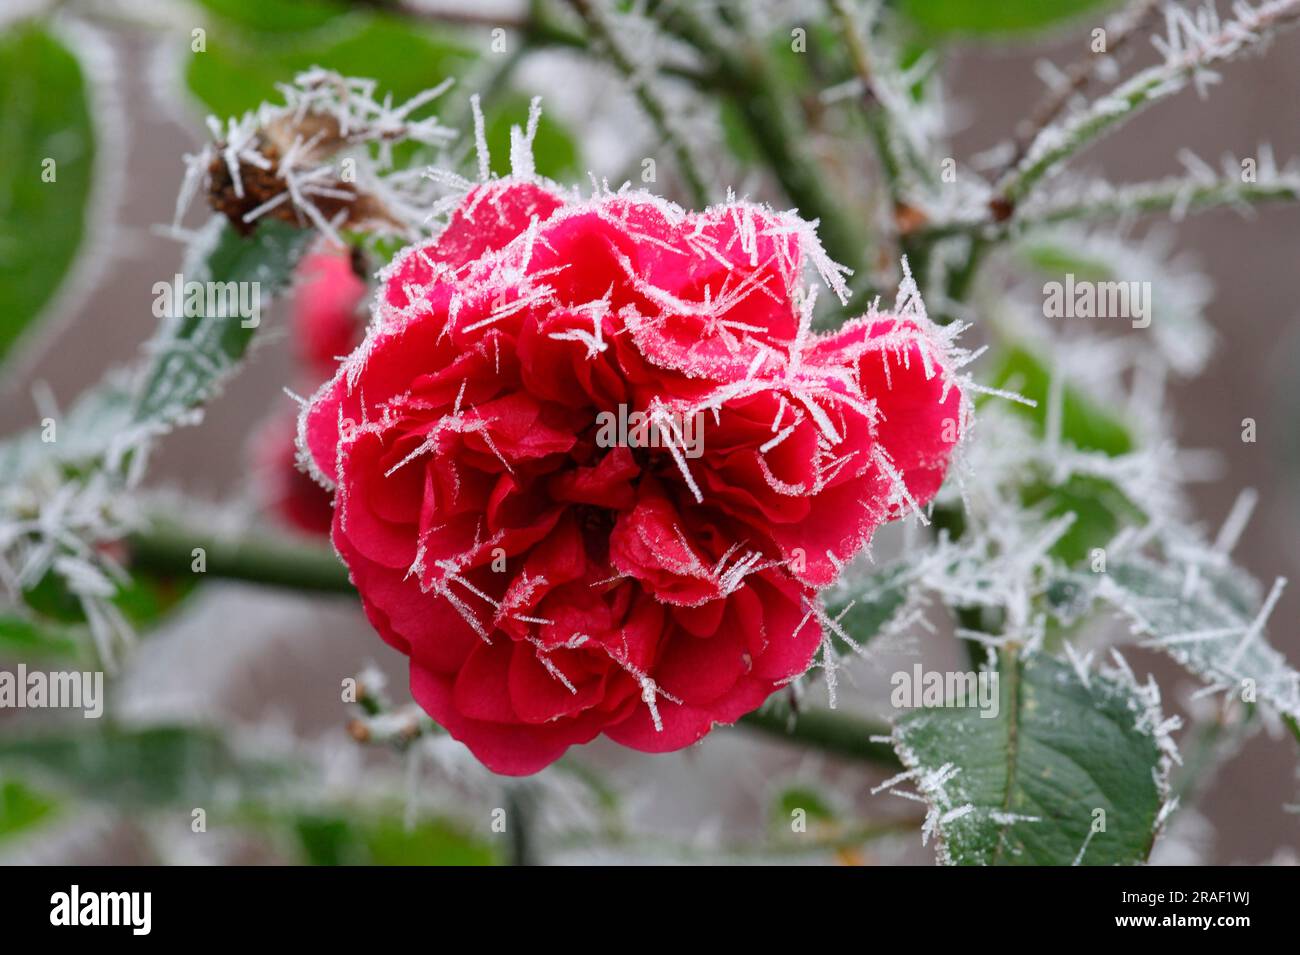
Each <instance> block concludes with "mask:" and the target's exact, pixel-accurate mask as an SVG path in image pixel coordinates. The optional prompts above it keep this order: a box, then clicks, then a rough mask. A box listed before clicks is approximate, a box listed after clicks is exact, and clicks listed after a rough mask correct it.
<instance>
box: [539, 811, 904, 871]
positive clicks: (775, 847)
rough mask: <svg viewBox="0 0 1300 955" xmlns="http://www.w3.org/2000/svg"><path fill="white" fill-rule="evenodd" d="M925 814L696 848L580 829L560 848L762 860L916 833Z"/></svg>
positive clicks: (848, 847) (849, 847) (846, 848)
mask: <svg viewBox="0 0 1300 955" xmlns="http://www.w3.org/2000/svg"><path fill="white" fill-rule="evenodd" d="M924 822H925V820H924V818H923V817H920V816H916V817H908V818H903V819H891V820H887V821H883V822H875V823H860V824H856V825H845V826H836V827H834V828H833V829H829V831H828V832H827V834H826V835H820V834H818V835H814V834H813V833H811V832H810V833H808V834H807V835H805V836H801V837H798V838H791V837H786V838H783V839H781V840H779V841H776V842H773V843H767V844H759V845H754V844H752V843H750V842H745V843H741V844H736V845H723V846H709V847H697V846H691V845H680V844H673V843H671V842H665V841H664V840H663V839H662V838H660V837H658V836H655V837H653V838H651V837H647V836H638V835H637V834H635V833H626V832H611V833H603V832H595V833H592V832H577V833H573V834H571V835H569V836H561V837H560V838H559V839H558V840H557V842H558V844H559V845H560V847H561V848H565V849H575V848H577V849H580V848H583V847H585V846H597V847H600V848H624V849H630V850H633V851H640V852H645V853H648V854H653V855H659V856H666V857H668V858H672V859H677V860H689V859H693V858H697V857H698V858H700V859H707V860H712V861H716V860H717V859H718V858H719V857H722V858H734V859H763V858H770V857H775V856H805V855H813V854H817V853H824V852H851V851H852V850H854V849H858V848H860V847H861V846H863V845H864V844H866V843H868V842H874V841H876V840H879V839H887V838H889V837H891V836H898V835H905V834H907V833H913V832H916V831H917V830H918V829H920V828H921V826H922V825H923V824H924Z"/></svg>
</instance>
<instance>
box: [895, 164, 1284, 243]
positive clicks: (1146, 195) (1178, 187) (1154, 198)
mask: <svg viewBox="0 0 1300 955" xmlns="http://www.w3.org/2000/svg"><path fill="white" fill-rule="evenodd" d="M1297 200H1300V179H1295V178H1279V179H1276V180H1269V181H1264V182H1242V181H1240V180H1238V179H1232V178H1224V179H1221V180H1217V181H1213V182H1209V181H1207V182H1198V181H1196V180H1191V179H1180V178H1169V179H1164V180H1159V181H1156V182H1147V183H1136V184H1134V185H1131V186H1124V187H1121V188H1118V189H1115V190H1113V191H1112V192H1110V193H1109V194H1107V195H1104V196H1100V197H1098V198H1084V199H1078V200H1067V201H1064V202H1049V203H1043V204H1041V205H1040V204H1035V205H1034V206H1033V207H1029V208H1027V209H1025V211H1024V212H1023V213H1017V214H1016V215H1014V216H1013V217H1012V218H1010V219H1008V220H1007V221H1006V222H1002V223H998V224H996V225H992V224H990V223H989V222H988V221H987V220H985V219H969V220H959V221H952V222H935V223H931V224H929V225H926V226H923V227H922V228H921V229H919V230H917V232H916V233H915V238H916V239H917V240H937V239H945V238H949V237H952V236H958V235H980V236H982V237H983V238H984V239H986V240H988V241H990V242H997V241H1001V240H1003V239H1006V238H1008V237H1010V236H1012V235H1015V234H1016V233H1018V232H1022V231H1026V230H1029V229H1033V228H1037V227H1040V226H1047V225H1056V224H1059V223H1062V222H1079V221H1089V222H1092V221H1098V220H1102V219H1120V218H1124V217H1125V216H1136V215H1149V214H1153V213H1168V212H1173V213H1182V212H1201V211H1204V210H1207V209H1214V208H1219V207H1222V206H1245V205H1264V204H1267V203H1272V202H1294V201H1297Z"/></svg>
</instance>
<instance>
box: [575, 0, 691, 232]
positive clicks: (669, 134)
mask: <svg viewBox="0 0 1300 955" xmlns="http://www.w3.org/2000/svg"><path fill="white" fill-rule="evenodd" d="M568 3H569V6H571V7H573V9H574V10H575V11H576V12H577V13H578V15H579V16H580V17H582V19H583V22H584V23H586V24H587V28H588V29H589V30H590V31H591V33H592V36H593V37H595V38H596V39H597V40H598V41H599V42H600V44H601V45H602V46H603V47H604V48H605V51H606V54H607V56H608V58H609V61H610V62H611V63H613V64H614V66H615V67H616V68H617V69H618V71H619V72H620V73H622V74H623V77H624V79H626V80H627V81H628V83H629V84H631V86H632V91H633V93H635V94H636V98H637V101H638V102H639V103H640V104H641V108H642V109H643V110H645V112H646V115H647V116H649V117H650V120H651V122H653V123H654V124H655V128H656V129H658V130H659V134H660V135H661V136H663V137H664V139H665V140H666V141H667V143H668V145H669V147H670V148H671V149H672V151H673V155H674V156H675V157H676V159H677V167H678V169H679V170H680V172H681V174H682V178H683V179H684V180H685V182H686V187H687V189H688V191H689V192H690V193H691V199H692V201H693V202H694V204H695V205H696V207H698V208H703V207H704V206H706V205H708V204H709V187H708V184H707V181H706V180H705V177H704V175H703V173H702V172H701V171H700V163H699V161H698V159H697V158H696V156H695V154H694V152H693V151H692V149H691V145H690V141H689V140H688V139H687V138H686V136H684V135H683V134H682V132H681V130H679V129H678V128H677V124H676V123H675V122H674V121H673V118H672V114H671V112H670V110H669V108H668V106H667V105H666V104H665V103H664V102H663V101H662V100H661V99H660V98H659V96H658V94H657V93H656V92H655V90H654V88H653V87H652V86H651V85H650V82H649V80H648V78H647V77H646V75H645V71H644V69H643V68H642V67H641V66H639V65H638V64H637V63H636V62H635V61H634V60H633V59H632V55H631V53H630V52H629V51H628V50H627V48H626V47H624V45H623V43H622V41H621V40H620V39H619V38H618V35H617V31H616V30H615V28H614V27H613V25H612V24H611V23H610V22H609V20H608V19H606V16H605V13H604V11H603V10H601V9H600V5H599V3H592V2H591V0H568Z"/></svg>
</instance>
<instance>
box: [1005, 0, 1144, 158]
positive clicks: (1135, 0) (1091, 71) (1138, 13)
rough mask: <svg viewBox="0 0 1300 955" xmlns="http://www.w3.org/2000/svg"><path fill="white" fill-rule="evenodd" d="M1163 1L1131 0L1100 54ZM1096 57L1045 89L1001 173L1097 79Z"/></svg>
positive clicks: (1111, 50)
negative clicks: (1049, 88)
mask: <svg viewBox="0 0 1300 955" xmlns="http://www.w3.org/2000/svg"><path fill="white" fill-rule="evenodd" d="M1163 3H1164V0H1132V2H1131V3H1130V4H1129V5H1128V6H1127V7H1125V8H1124V10H1123V11H1121V12H1120V13H1119V14H1118V15H1117V16H1116V17H1115V18H1114V19H1113V20H1112V21H1111V22H1110V23H1108V24H1107V29H1108V30H1109V31H1110V35H1109V36H1108V45H1107V49H1106V52H1105V54H1104V55H1105V56H1107V57H1114V56H1115V55H1116V54H1117V53H1119V52H1120V51H1121V50H1122V49H1123V48H1124V47H1125V46H1127V45H1128V43H1129V41H1130V40H1132V39H1133V37H1135V36H1136V35H1137V34H1138V33H1139V32H1140V31H1141V30H1143V29H1145V28H1146V27H1147V26H1149V25H1150V23H1151V21H1152V20H1153V19H1155V17H1156V15H1157V14H1158V13H1159V12H1160V10H1161V9H1162V7H1163ZM1100 57H1101V55H1099V54H1093V55H1092V56H1091V57H1089V58H1088V59H1085V60H1080V61H1078V62H1076V63H1074V64H1072V65H1071V66H1069V67H1068V68H1067V69H1066V70H1065V78H1064V82H1062V83H1061V85H1060V86H1057V87H1054V88H1053V89H1051V90H1049V91H1048V93H1047V95H1046V96H1045V97H1044V98H1043V99H1042V101H1041V102H1039V104H1038V105H1037V106H1036V107H1035V108H1034V110H1033V111H1032V112H1031V113H1030V115H1029V118H1028V119H1026V120H1025V121H1023V122H1022V123H1021V124H1020V125H1021V131H1020V132H1019V134H1018V135H1017V136H1016V140H1015V144H1014V146H1013V151H1012V154H1011V158H1010V160H1008V162H1007V164H1006V166H1005V168H1004V170H1003V175H1005V174H1006V173H1008V172H1010V171H1011V170H1012V169H1014V168H1015V167H1016V166H1018V165H1019V164H1020V161H1021V160H1022V159H1024V158H1025V153H1026V152H1028V150H1029V147H1030V145H1031V144H1032V143H1033V142H1034V140H1035V139H1037V138H1038V135H1039V134H1040V133H1042V131H1043V130H1044V129H1046V128H1047V126H1048V125H1050V124H1051V123H1054V122H1056V120H1057V118H1058V117H1059V116H1060V115H1061V113H1062V112H1064V110H1065V107H1066V106H1068V105H1069V104H1070V100H1072V99H1074V97H1076V96H1079V95H1080V94H1082V93H1083V91H1084V90H1085V89H1087V88H1088V86H1089V85H1090V84H1091V83H1092V81H1093V80H1095V79H1096V78H1097V75H1098V73H1099V72H1100V70H1101V64H1102V63H1103V62H1107V61H1106V60H1103V59H1101V58H1100ZM1112 62H1113V61H1112ZM999 178H1000V177H999Z"/></svg>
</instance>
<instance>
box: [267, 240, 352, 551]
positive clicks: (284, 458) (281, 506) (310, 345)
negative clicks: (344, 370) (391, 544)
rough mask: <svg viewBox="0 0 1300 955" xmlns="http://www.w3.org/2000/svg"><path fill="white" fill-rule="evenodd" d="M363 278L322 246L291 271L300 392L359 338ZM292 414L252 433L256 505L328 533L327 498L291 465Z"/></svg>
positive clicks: (287, 521) (297, 526)
mask: <svg viewBox="0 0 1300 955" xmlns="http://www.w3.org/2000/svg"><path fill="white" fill-rule="evenodd" d="M365 297H366V283H365V281H364V280H363V279H362V278H361V277H360V276H358V275H357V273H356V271H355V269H354V268H353V265H352V256H351V255H350V254H348V253H347V252H344V251H340V250H338V249H337V248H333V249H331V248H330V247H328V246H324V245H322V247H321V248H318V249H316V250H315V251H313V252H312V253H311V254H309V255H307V256H305V257H304V258H303V260H302V262H301V263H300V264H299V266H298V269H297V274H296V276H295V286H294V296H293V341H294V344H295V345H296V346H297V351H296V354H295V358H296V359H297V364H298V366H299V376H300V377H301V378H302V379H303V380H304V381H305V382H306V388H305V389H304V390H306V391H308V392H310V391H314V390H315V389H316V388H318V387H319V386H320V382H321V381H322V380H323V379H326V378H329V377H330V376H331V375H333V374H334V370H335V369H336V368H337V367H338V363H339V359H340V358H341V357H343V356H344V355H346V354H348V353H349V352H351V351H352V350H353V349H354V348H355V347H356V346H357V344H358V342H360V340H361V337H362V332H363V331H364V329H365V320H364V318H363V317H362V316H361V312H360V306H361V305H362V303H363V302H364V301H365ZM295 421H296V417H295V416H294V415H293V414H292V412H291V410H290V412H289V413H287V414H286V413H281V412H276V413H275V414H272V415H271V416H270V417H268V418H267V420H266V421H264V422H263V423H262V425H261V426H260V427H259V428H258V429H257V431H256V432H255V433H254V437H253V442H252V447H251V449H250V457H251V461H252V464H253V471H254V473H255V475H256V490H257V495H258V499H259V500H260V502H261V505H262V507H263V509H264V510H265V511H266V512H267V513H268V514H269V515H270V516H272V517H273V518H275V519H276V520H278V521H279V522H280V523H281V524H283V525H284V526H286V527H290V528H293V529H294V530H296V531H299V532H301V533H303V534H307V535H309V536H314V537H319V536H322V535H325V534H328V533H329V532H330V526H331V525H332V523H333V520H334V504H333V497H332V496H331V495H330V493H329V492H328V491H326V490H324V489H323V488H322V487H321V486H320V485H319V484H317V483H316V482H315V481H313V480H312V479H311V478H310V477H309V476H308V475H306V474H304V473H303V471H302V470H301V469H299V467H298V453H297V446H296V434H297V428H296V425H295Z"/></svg>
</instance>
